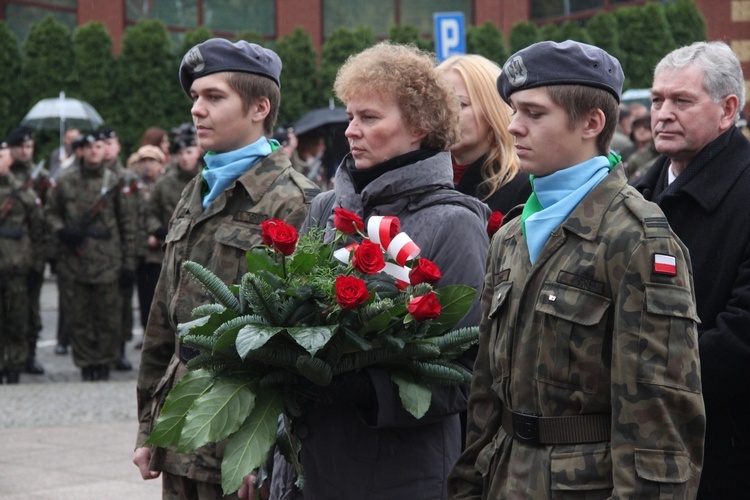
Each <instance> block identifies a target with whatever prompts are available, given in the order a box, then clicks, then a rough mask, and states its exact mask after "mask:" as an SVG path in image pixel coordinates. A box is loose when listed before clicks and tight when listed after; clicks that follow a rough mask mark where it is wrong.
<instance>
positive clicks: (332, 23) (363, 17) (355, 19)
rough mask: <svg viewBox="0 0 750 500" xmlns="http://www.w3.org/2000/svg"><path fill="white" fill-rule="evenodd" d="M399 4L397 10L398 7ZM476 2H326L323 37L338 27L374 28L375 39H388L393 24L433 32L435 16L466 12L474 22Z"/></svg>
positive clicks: (469, 20) (424, 32) (468, 21)
mask: <svg viewBox="0 0 750 500" xmlns="http://www.w3.org/2000/svg"><path fill="white" fill-rule="evenodd" d="M397 5H398V10H397V8H396V6H397ZM472 5H473V0H409V1H405V0H400V1H399V0H383V1H380V2H357V4H356V6H354V7H353V6H352V2H351V0H323V20H324V27H323V29H324V34H325V36H326V37H329V36H331V35H332V34H333V32H334V31H336V30H337V29H339V28H344V29H347V30H353V29H356V28H359V27H361V26H367V27H369V28H370V29H372V32H373V34H374V35H375V36H376V37H379V38H384V37H386V36H388V31H389V30H390V28H391V26H393V25H394V24H399V25H401V26H415V27H416V28H417V29H418V30H419V32H420V33H423V34H428V33H432V14H433V13H435V12H463V13H464V16H465V18H466V22H467V23H471V22H472V20H473V9H472Z"/></svg>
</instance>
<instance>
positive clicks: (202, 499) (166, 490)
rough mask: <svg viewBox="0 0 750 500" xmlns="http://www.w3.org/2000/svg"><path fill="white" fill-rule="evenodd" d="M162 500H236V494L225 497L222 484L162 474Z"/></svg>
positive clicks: (166, 473)
mask: <svg viewBox="0 0 750 500" xmlns="http://www.w3.org/2000/svg"><path fill="white" fill-rule="evenodd" d="M161 475H162V500H183V499H185V498H190V499H191V500H235V499H237V498H239V497H238V496H237V494H236V493H233V494H231V495H224V494H223V491H222V489H221V485H220V484H216V483H207V482H203V481H195V480H194V479H189V478H187V477H185V476H177V475H174V474H170V473H168V472H162V474H161Z"/></svg>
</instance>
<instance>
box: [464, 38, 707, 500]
mask: <svg viewBox="0 0 750 500" xmlns="http://www.w3.org/2000/svg"><path fill="white" fill-rule="evenodd" d="M623 79H624V75H623V72H622V68H621V67H620V63H619V62H618V61H617V59H615V58H613V57H612V56H610V55H609V54H607V53H606V52H605V51H603V50H601V49H599V48H597V47H593V46H591V45H586V44H582V43H578V42H572V41H566V42H563V43H559V44H558V43H554V42H540V43H536V44H534V45H531V46H530V47H528V48H526V49H523V50H521V51H519V52H517V53H516V54H514V55H512V56H511V57H510V59H508V61H507V62H506V64H505V67H504V68H503V71H502V74H501V75H500V77H499V78H498V83H497V85H498V90H499V92H500V95H501V96H502V98H503V99H504V100H505V101H506V102H507V103H508V104H510V106H511V107H512V108H513V111H514V115H513V119H512V121H511V124H510V126H509V127H508V130H509V131H510V133H511V134H512V135H513V136H514V138H515V143H516V150H517V152H518V155H519V158H520V161H521V170H522V171H523V172H525V173H527V174H531V176H532V177H531V179H532V187H533V193H532V195H531V197H530V198H529V200H528V201H527V203H526V205H525V206H524V208H523V210H522V213H521V214H520V216H519V214H518V212H519V211H520V210H519V211H511V212H510V213H509V214H508V215H507V216H506V221H507V222H506V223H505V225H504V226H503V227H501V228H500V230H499V231H498V232H497V233H496V234H495V236H494V238H493V239H492V246H491V248H490V256H489V258H488V260H487V262H488V268H487V274H486V276H485V285H484V291H483V292H482V312H483V314H482V318H483V319H482V323H481V324H480V331H479V353H478V356H477V360H476V364H475V366H474V377H473V380H472V383H471V391H470V395H469V410H468V413H469V423H468V433H467V441H466V442H467V446H466V450H465V452H464V453H463V455H462V456H461V457H460V458H459V460H458V462H457V464H456V466H455V468H454V469H453V472H452V473H451V479H450V480H449V490H450V496H451V498H456V499H457V498H479V497H480V496H481V497H482V498H534V499H547V498H557V497H565V498H567V497H569V496H575V497H576V498H583V497H584V496H585V497H586V498H679V499H683V498H693V497H694V496H695V494H696V491H697V488H698V481H699V478H700V469H701V465H702V461H703V434H704V429H705V425H706V417H705V413H704V408H703V399H702V397H701V379H700V369H699V368H700V360H699V357H698V335H697V319H698V318H697V315H696V309H695V298H694V293H693V284H692V277H691V271H690V261H689V259H688V252H687V249H686V248H685V246H684V245H683V244H682V243H681V242H680V240H679V239H678V238H677V237H676V236H675V235H674V233H672V231H671V230H670V228H669V225H668V224H667V219H666V218H665V217H664V214H663V213H662V212H661V211H660V210H659V209H658V208H657V207H656V206H655V205H654V204H652V203H648V202H646V201H644V199H643V198H642V197H641V196H640V194H639V193H638V192H637V191H635V189H634V188H633V187H631V186H629V185H628V184H627V180H626V178H625V174H624V172H623V168H622V163H621V162H619V163H618V158H617V157H614V155H610V156H609V157H608V152H609V150H608V146H609V143H610V141H611V138H612V133H613V132H614V128H615V122H616V120H617V103H618V101H619V99H620V93H621V91H622V83H623ZM514 212H515V213H514Z"/></svg>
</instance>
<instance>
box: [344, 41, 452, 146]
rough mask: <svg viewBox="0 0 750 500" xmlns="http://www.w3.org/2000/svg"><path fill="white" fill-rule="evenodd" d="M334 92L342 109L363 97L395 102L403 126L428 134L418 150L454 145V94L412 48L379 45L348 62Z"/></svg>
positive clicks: (423, 54) (429, 61) (430, 63)
mask: <svg viewBox="0 0 750 500" xmlns="http://www.w3.org/2000/svg"><path fill="white" fill-rule="evenodd" d="M333 89H334V92H335V93H336V96H337V97H338V98H339V99H340V100H341V101H342V102H344V103H346V102H348V101H349V100H350V99H352V98H355V97H357V96H362V95H368V94H375V95H379V96H392V97H395V99H396V102H397V103H398V107H399V109H400V110H401V114H402V117H403V120H404V123H405V124H406V126H407V127H408V128H409V129H411V130H413V131H421V132H425V133H426V134H427V135H426V136H425V138H424V139H422V143H421V145H420V146H421V147H422V148H438V149H440V150H445V149H447V148H448V147H450V146H451V145H452V144H454V143H456V142H457V141H458V137H459V132H458V130H459V128H458V127H459V122H458V114H459V109H460V108H459V104H458V99H457V98H456V96H455V92H453V89H452V88H451V86H450V85H449V84H448V83H447V82H445V81H444V80H443V79H442V78H440V77H439V75H438V74H437V71H436V69H435V60H434V56H431V55H430V54H428V53H427V52H423V51H421V50H419V49H418V48H416V47H414V46H411V45H397V44H392V43H390V42H381V43H378V44H377V45H374V46H373V47H370V48H369V49H365V50H363V51H362V52H360V53H359V54H355V55H353V56H349V58H348V59H347V60H346V62H345V63H344V65H343V66H341V68H339V71H338V73H337V74H336V81H335V82H334V84H333Z"/></svg>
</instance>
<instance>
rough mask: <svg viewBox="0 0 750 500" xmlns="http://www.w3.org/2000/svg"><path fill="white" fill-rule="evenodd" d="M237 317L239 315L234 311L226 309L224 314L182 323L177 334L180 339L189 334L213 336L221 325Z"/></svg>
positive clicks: (217, 313)
mask: <svg viewBox="0 0 750 500" xmlns="http://www.w3.org/2000/svg"><path fill="white" fill-rule="evenodd" d="M236 317H237V313H236V312H235V311H233V310H232V309H224V310H223V311H222V312H215V313H213V314H211V315H210V316H203V317H202V318H198V319H195V320H193V321H188V322H187V323H180V324H179V325H177V333H178V334H179V336H180V337H182V336H183V335H186V334H187V333H188V332H189V333H190V334H192V335H205V336H211V335H213V333H214V332H215V331H216V329H217V328H219V327H220V326H221V325H223V324H224V323H226V322H227V321H229V320H231V319H234V318H236Z"/></svg>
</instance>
